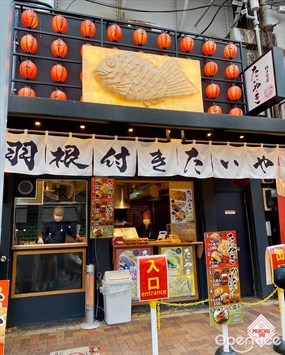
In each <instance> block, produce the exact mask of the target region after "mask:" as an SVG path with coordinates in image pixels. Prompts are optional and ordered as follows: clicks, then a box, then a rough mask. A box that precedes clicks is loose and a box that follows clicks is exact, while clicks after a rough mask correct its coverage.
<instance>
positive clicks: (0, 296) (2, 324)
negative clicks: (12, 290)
mask: <svg viewBox="0 0 285 355" xmlns="http://www.w3.org/2000/svg"><path fill="white" fill-rule="evenodd" d="M9 282H10V281H9V280H0V355H4V348H5V331H6V319H7V307H8V295H9Z"/></svg>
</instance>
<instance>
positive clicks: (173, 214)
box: [169, 189, 194, 223]
mask: <svg viewBox="0 0 285 355" xmlns="http://www.w3.org/2000/svg"><path fill="white" fill-rule="evenodd" d="M169 199H170V223H189V222H193V221H194V210H193V196H192V189H170V190H169Z"/></svg>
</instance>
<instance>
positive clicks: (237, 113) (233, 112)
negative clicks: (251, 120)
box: [229, 107, 243, 116]
mask: <svg viewBox="0 0 285 355" xmlns="http://www.w3.org/2000/svg"><path fill="white" fill-rule="evenodd" d="M229 114H230V115H235V116H243V110H242V109H240V108H238V107H234V108H232V109H231V110H230V111H229Z"/></svg>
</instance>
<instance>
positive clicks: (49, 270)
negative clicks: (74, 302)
mask: <svg viewBox="0 0 285 355" xmlns="http://www.w3.org/2000/svg"><path fill="white" fill-rule="evenodd" d="M14 257H15V260H14V275H16V276H15V278H13V280H12V297H24V296H25V295H26V294H31V293H35V296H36V295H39V294H43V293H45V294H46V293H47V292H52V293H56V292H57V293H63V292H66V291H67V290H73V292H74V290H77V291H78V292H79V291H82V290H83V289H84V277H83V276H84V270H85V250H82V249H73V250H72V251H58V252H56V253H55V252H54V251H51V250H49V251H47V250H45V251H41V252H40V253H39V254H35V253H34V252H29V251H18V252H15V253H14Z"/></svg>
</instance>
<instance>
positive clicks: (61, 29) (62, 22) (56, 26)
mask: <svg viewBox="0 0 285 355" xmlns="http://www.w3.org/2000/svg"><path fill="white" fill-rule="evenodd" d="M51 25H52V29H53V30H54V32H56V33H65V32H66V31H67V29H68V22H67V19H66V18H65V17H64V16H62V15H56V16H54V17H53V18H52V21H51Z"/></svg>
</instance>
